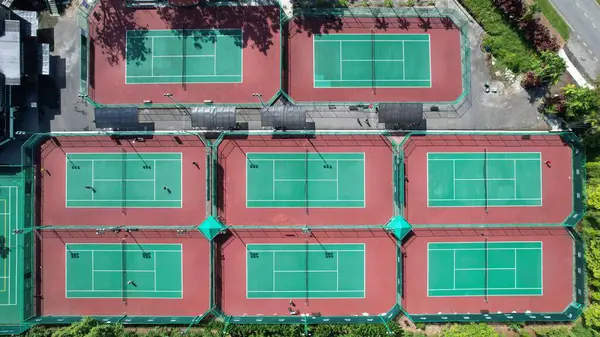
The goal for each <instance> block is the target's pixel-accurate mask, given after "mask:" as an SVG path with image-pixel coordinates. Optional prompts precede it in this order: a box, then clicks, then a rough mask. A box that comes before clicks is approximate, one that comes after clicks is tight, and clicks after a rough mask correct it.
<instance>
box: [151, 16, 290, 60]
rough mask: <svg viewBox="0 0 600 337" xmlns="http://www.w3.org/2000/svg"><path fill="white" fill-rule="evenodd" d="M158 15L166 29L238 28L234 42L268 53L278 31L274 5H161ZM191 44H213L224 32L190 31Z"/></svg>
mask: <svg viewBox="0 0 600 337" xmlns="http://www.w3.org/2000/svg"><path fill="white" fill-rule="evenodd" d="M157 15H158V17H159V18H160V19H161V20H163V21H164V22H165V24H166V26H167V28H169V29H190V30H191V29H215V30H218V29H222V30H226V29H241V30H242V31H243V34H242V35H243V36H241V37H239V35H234V34H232V37H234V39H235V44H236V45H238V46H240V47H242V48H253V49H258V50H259V51H260V52H261V53H263V54H265V55H266V54H267V53H268V51H269V50H270V49H271V48H272V47H273V46H274V42H273V38H274V37H275V36H276V35H277V34H279V30H280V27H279V15H280V11H279V8H278V7H276V6H228V7H206V5H202V6H196V7H183V8H182V7H162V8H159V9H157ZM190 34H191V35H190V36H191V37H192V38H193V39H194V46H195V47H196V48H202V45H203V44H204V43H214V42H215V41H216V39H217V36H219V35H222V34H223V31H221V32H217V31H204V32H198V33H190Z"/></svg>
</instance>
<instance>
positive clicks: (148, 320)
mask: <svg viewBox="0 0 600 337" xmlns="http://www.w3.org/2000/svg"><path fill="white" fill-rule="evenodd" d="M415 134H421V135H430V134H433V135H436V134H437V135H439V134H451V135H455V134H463V135H464V134H467V135H486V134H494V135H528V134H530V135H531V134H536V135H560V136H561V137H562V139H563V140H564V142H565V143H567V144H568V145H569V146H570V147H571V149H572V166H573V182H572V183H573V192H574V193H573V212H572V214H571V215H570V216H569V217H568V218H567V219H566V220H565V222H564V223H563V224H562V225H563V226H565V227H567V228H568V230H569V233H571V237H572V239H573V241H574V250H573V262H574V270H573V275H574V283H573V302H572V303H571V304H570V305H569V306H568V307H567V308H565V310H564V311H563V312H556V313H502V314H499V313H471V314H460V313H457V314H450V315H446V314H435V315H412V314H411V313H405V314H406V315H407V316H408V317H409V318H410V319H412V320H413V321H415V322H452V321H462V322H477V321H484V322H487V321H492V322H495V321H515V322H523V321H570V320H573V319H575V318H576V317H578V316H579V315H580V314H581V311H582V309H583V307H584V305H585V303H586V294H587V292H586V280H585V260H584V249H585V247H584V243H583V240H582V239H581V237H580V236H579V235H578V234H577V233H576V232H575V231H574V229H573V228H574V226H575V225H576V224H577V222H578V221H579V220H580V219H581V217H582V216H583V214H584V212H585V200H584V190H585V171H584V165H585V153H584V151H583V146H582V145H581V142H580V141H579V139H578V138H577V137H576V136H575V135H573V134H571V133H543V132H539V133H537V132H522V133H519V132H492V133H478V132H459V131H451V132H421V133H414V134H413V135H415ZM113 135H125V136H127V135H132V134H131V133H126V132H124V133H119V132H81V133H78V132H69V133H53V134H34V135H31V136H30V138H29V139H28V140H27V141H25V143H24V144H23V146H22V163H21V166H20V167H13V168H10V169H7V170H4V169H2V168H0V187H2V186H15V187H18V193H17V194H15V197H17V198H19V200H22V201H23V202H20V203H19V206H18V209H17V210H16V212H17V214H18V221H16V223H18V226H17V227H15V228H12V229H13V230H17V232H20V233H21V235H12V234H11V236H12V237H13V239H14V240H16V241H13V242H12V243H11V244H10V245H11V247H12V248H15V249H19V252H20V254H19V255H18V256H19V263H18V269H17V270H16V277H18V280H19V288H18V294H19V296H18V301H17V302H18V303H17V304H16V305H15V306H13V307H11V308H10V309H9V310H10V314H8V315H6V314H5V312H4V311H1V310H4V309H0V335H2V334H14V333H19V332H21V331H24V330H26V329H27V328H28V327H29V326H31V325H35V324H64V323H70V322H73V321H76V320H78V319H80V317H78V316H53V317H49V316H40V315H39V314H40V312H39V308H38V306H37V305H36V301H37V297H36V296H35V295H36V293H37V287H38V284H37V283H36V280H38V279H39V275H37V274H36V268H35V267H36V266H35V260H36V257H35V252H36V250H35V247H36V240H37V236H36V233H35V232H36V231H37V230H42V229H44V228H42V227H40V223H38V218H39V214H38V211H37V209H38V207H39V206H40V205H39V204H38V203H39V200H38V198H37V195H38V194H39V193H40V192H41V186H40V185H36V181H38V179H37V177H36V172H39V160H40V144H41V143H42V142H43V141H45V140H47V139H49V138H50V137H52V136H78V137H106V136H113ZM147 135H149V136H152V135H173V136H176V135H198V136H199V137H204V136H205V133H204V132H202V131H164V132H155V133H148V134H147ZM252 135H261V136H265V135H271V136H273V135H275V133H273V132H267V131H257V132H253V131H248V132H235V131H233V132H229V131H227V132H223V133H221V134H220V135H219V136H218V137H217V138H216V139H215V140H214V141H213V142H211V141H206V145H207V147H208V150H207V158H206V159H207V163H208V165H209V166H210V167H209V170H208V171H207V177H206V178H207V192H208V193H207V195H208V196H209V201H210V202H209V204H210V206H209V208H208V209H207V211H208V212H207V216H210V215H212V216H215V217H216V216H217V206H218V204H217V199H218V198H219V197H221V195H220V193H222V191H221V186H219V178H220V170H221V168H220V167H219V163H218V158H217V155H218V151H217V147H218V145H219V143H220V140H222V139H223V137H225V136H244V137H248V136H252ZM287 135H290V136H311V137H312V136H319V135H329V136H336V135H339V136H344V137H346V136H348V135H379V136H381V135H385V136H387V137H388V138H389V140H390V143H391V144H392V147H393V148H394V149H395V150H394V151H391V152H390V156H391V157H392V158H393V159H392V162H393V165H394V167H393V177H390V178H391V179H392V180H393V182H394V185H395V186H394V196H393V201H394V203H395V205H396V208H397V209H396V211H397V212H398V213H397V214H395V215H396V216H402V211H403V208H404V204H403V202H404V155H405V154H404V153H403V151H404V148H403V145H405V144H406V141H407V139H408V138H406V137H405V138H404V139H403V140H402V141H401V142H398V139H402V138H401V137H402V136H404V134H401V135H391V134H389V133H388V132H386V131H370V132H347V131H324V132H314V131H313V132H300V131H298V132H288V133H287ZM278 136H279V135H278ZM394 136H396V137H400V138H393V137H394ZM0 192H1V191H0ZM211 213H212V214H211ZM393 215H394V214H390V216H393ZM45 225H48V224H45ZM52 225H53V226H55V227H54V228H55V229H64V230H68V229H70V228H73V229H77V228H78V229H81V228H85V226H84V225H85V224H82V226H64V225H63V226H61V224H52ZM198 225H199V224H191V225H190V226H188V227H186V229H187V230H191V229H197V226H198ZM225 225H227V224H225ZM383 226H384V224H381V226H375V225H372V226H321V227H319V229H321V230H327V229H330V228H331V229H333V228H336V229H340V230H341V229H351V230H355V231H356V234H357V235H358V236H359V237H360V235H361V231H365V232H368V231H384V230H385V229H384V227H383ZM540 226H543V224H540ZM305 227H306V226H305V225H297V226H238V227H237V228H236V230H237V229H239V230H259V231H260V230H264V231H279V230H280V231H282V232H285V231H290V230H294V229H297V230H304V229H305ZM182 228H183V227H182ZM147 229H149V230H168V229H167V228H166V227H165V226H162V227H161V226H148V227H147ZM170 229H171V230H177V229H179V228H173V227H171V228H170ZM212 229H214V228H212V227H211V230H212ZM315 230H318V229H315ZM210 236H212V235H210ZM219 237H220V236H219V235H216V238H219ZM217 246H218V240H217V241H215V242H213V241H212V240H211V242H210V250H211V259H210V260H211V262H210V266H208V267H209V268H210V275H211V276H210V277H211V286H210V288H211V290H210V291H211V293H210V305H211V307H212V308H213V310H212V312H211V313H212V314H213V315H214V316H217V317H222V318H224V319H225V320H226V321H227V322H229V323H230V324H232V323H233V324H234V323H239V324H257V323H258V324H288V323H289V324H304V325H308V324H319V323H329V324H330V323H374V324H376V323H377V324H381V323H382V322H388V321H390V320H392V319H394V318H395V317H396V316H397V315H398V314H400V313H402V307H401V303H402V296H403V282H402V281H403V277H404V275H403V272H409V271H403V265H402V263H403V261H402V260H403V259H402V251H401V245H400V243H398V244H397V270H396V278H397V288H396V291H395V293H394V294H390V296H394V297H395V298H396V299H397V300H396V305H394V306H393V307H392V308H390V309H389V311H388V312H387V313H385V314H381V315H370V316H344V317H338V316H335V317H331V316H323V317H312V316H285V317H284V316H239V317H238V316H229V315H228V314H227V313H224V312H222V311H221V310H220V309H219V308H218V304H219V300H218V296H219V291H217V289H216V288H217V287H219V281H218V280H217V277H219V276H218V275H217V274H216V272H215V265H214V264H215V261H218V259H219V257H220V255H219V252H218V248H217ZM21 253H22V254H21ZM6 313H9V311H6ZM15 313H16V314H15ZM3 314H4V315H3ZM198 317H200V316H197V317H187V316H186V317H137V316H106V317H97V318H98V319H99V320H101V321H104V322H111V323H112V322H120V323H124V324H154V325H160V324H173V325H192V324H196V323H197V322H198V321H199V320H198ZM202 317H203V316H202Z"/></svg>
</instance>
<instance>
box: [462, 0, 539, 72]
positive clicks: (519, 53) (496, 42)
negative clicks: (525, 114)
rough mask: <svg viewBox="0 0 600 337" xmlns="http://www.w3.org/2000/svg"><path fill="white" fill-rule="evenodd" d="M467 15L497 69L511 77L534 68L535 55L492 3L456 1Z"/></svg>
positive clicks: (536, 58)
mask: <svg viewBox="0 0 600 337" xmlns="http://www.w3.org/2000/svg"><path fill="white" fill-rule="evenodd" d="M460 2H461V4H462V5H463V6H465V7H466V8H467V10H468V11H469V12H470V13H471V15H472V16H473V17H474V18H475V20H477V22H479V24H481V25H482V26H483V28H484V29H485V31H486V33H487V36H486V37H485V39H484V41H483V45H484V47H486V49H489V51H490V52H491V53H492V55H494V57H496V59H497V60H498V62H499V63H500V65H501V66H504V67H506V68H508V69H510V70H512V71H513V72H515V73H523V72H525V71H528V70H531V69H533V68H534V64H536V63H537V62H538V60H539V57H538V55H537V53H536V52H535V51H534V50H533V49H532V48H531V47H530V46H529V45H528V44H527V42H525V41H523V40H522V38H521V36H520V35H519V33H518V31H517V30H516V29H515V28H513V27H512V26H511V25H510V24H509V23H508V22H506V21H505V19H504V17H503V15H502V12H501V11H500V10H498V9H497V8H496V6H495V5H494V3H493V1H492V0H460Z"/></svg>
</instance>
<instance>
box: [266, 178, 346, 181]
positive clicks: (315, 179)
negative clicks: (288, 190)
mask: <svg viewBox="0 0 600 337" xmlns="http://www.w3.org/2000/svg"><path fill="white" fill-rule="evenodd" d="M273 181H337V179H317V178H313V179H273Z"/></svg>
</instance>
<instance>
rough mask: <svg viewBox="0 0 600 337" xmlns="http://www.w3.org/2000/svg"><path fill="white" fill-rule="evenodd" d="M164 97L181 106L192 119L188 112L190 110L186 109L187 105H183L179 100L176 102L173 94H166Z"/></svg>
mask: <svg viewBox="0 0 600 337" xmlns="http://www.w3.org/2000/svg"><path fill="white" fill-rule="evenodd" d="M163 96H165V97H166V98H168V99H170V100H171V101H173V102H174V103H175V104H176V105H179V106H180V107H181V108H182V109H183V111H185V113H186V114H187V115H188V116H190V117H192V115H191V114H190V112H189V111H188V109H187V108H186V107H185V105H183V104H181V103H180V102H179V101H178V100H176V99H175V98H173V94H171V93H168V92H166V93H164V94H163Z"/></svg>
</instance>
